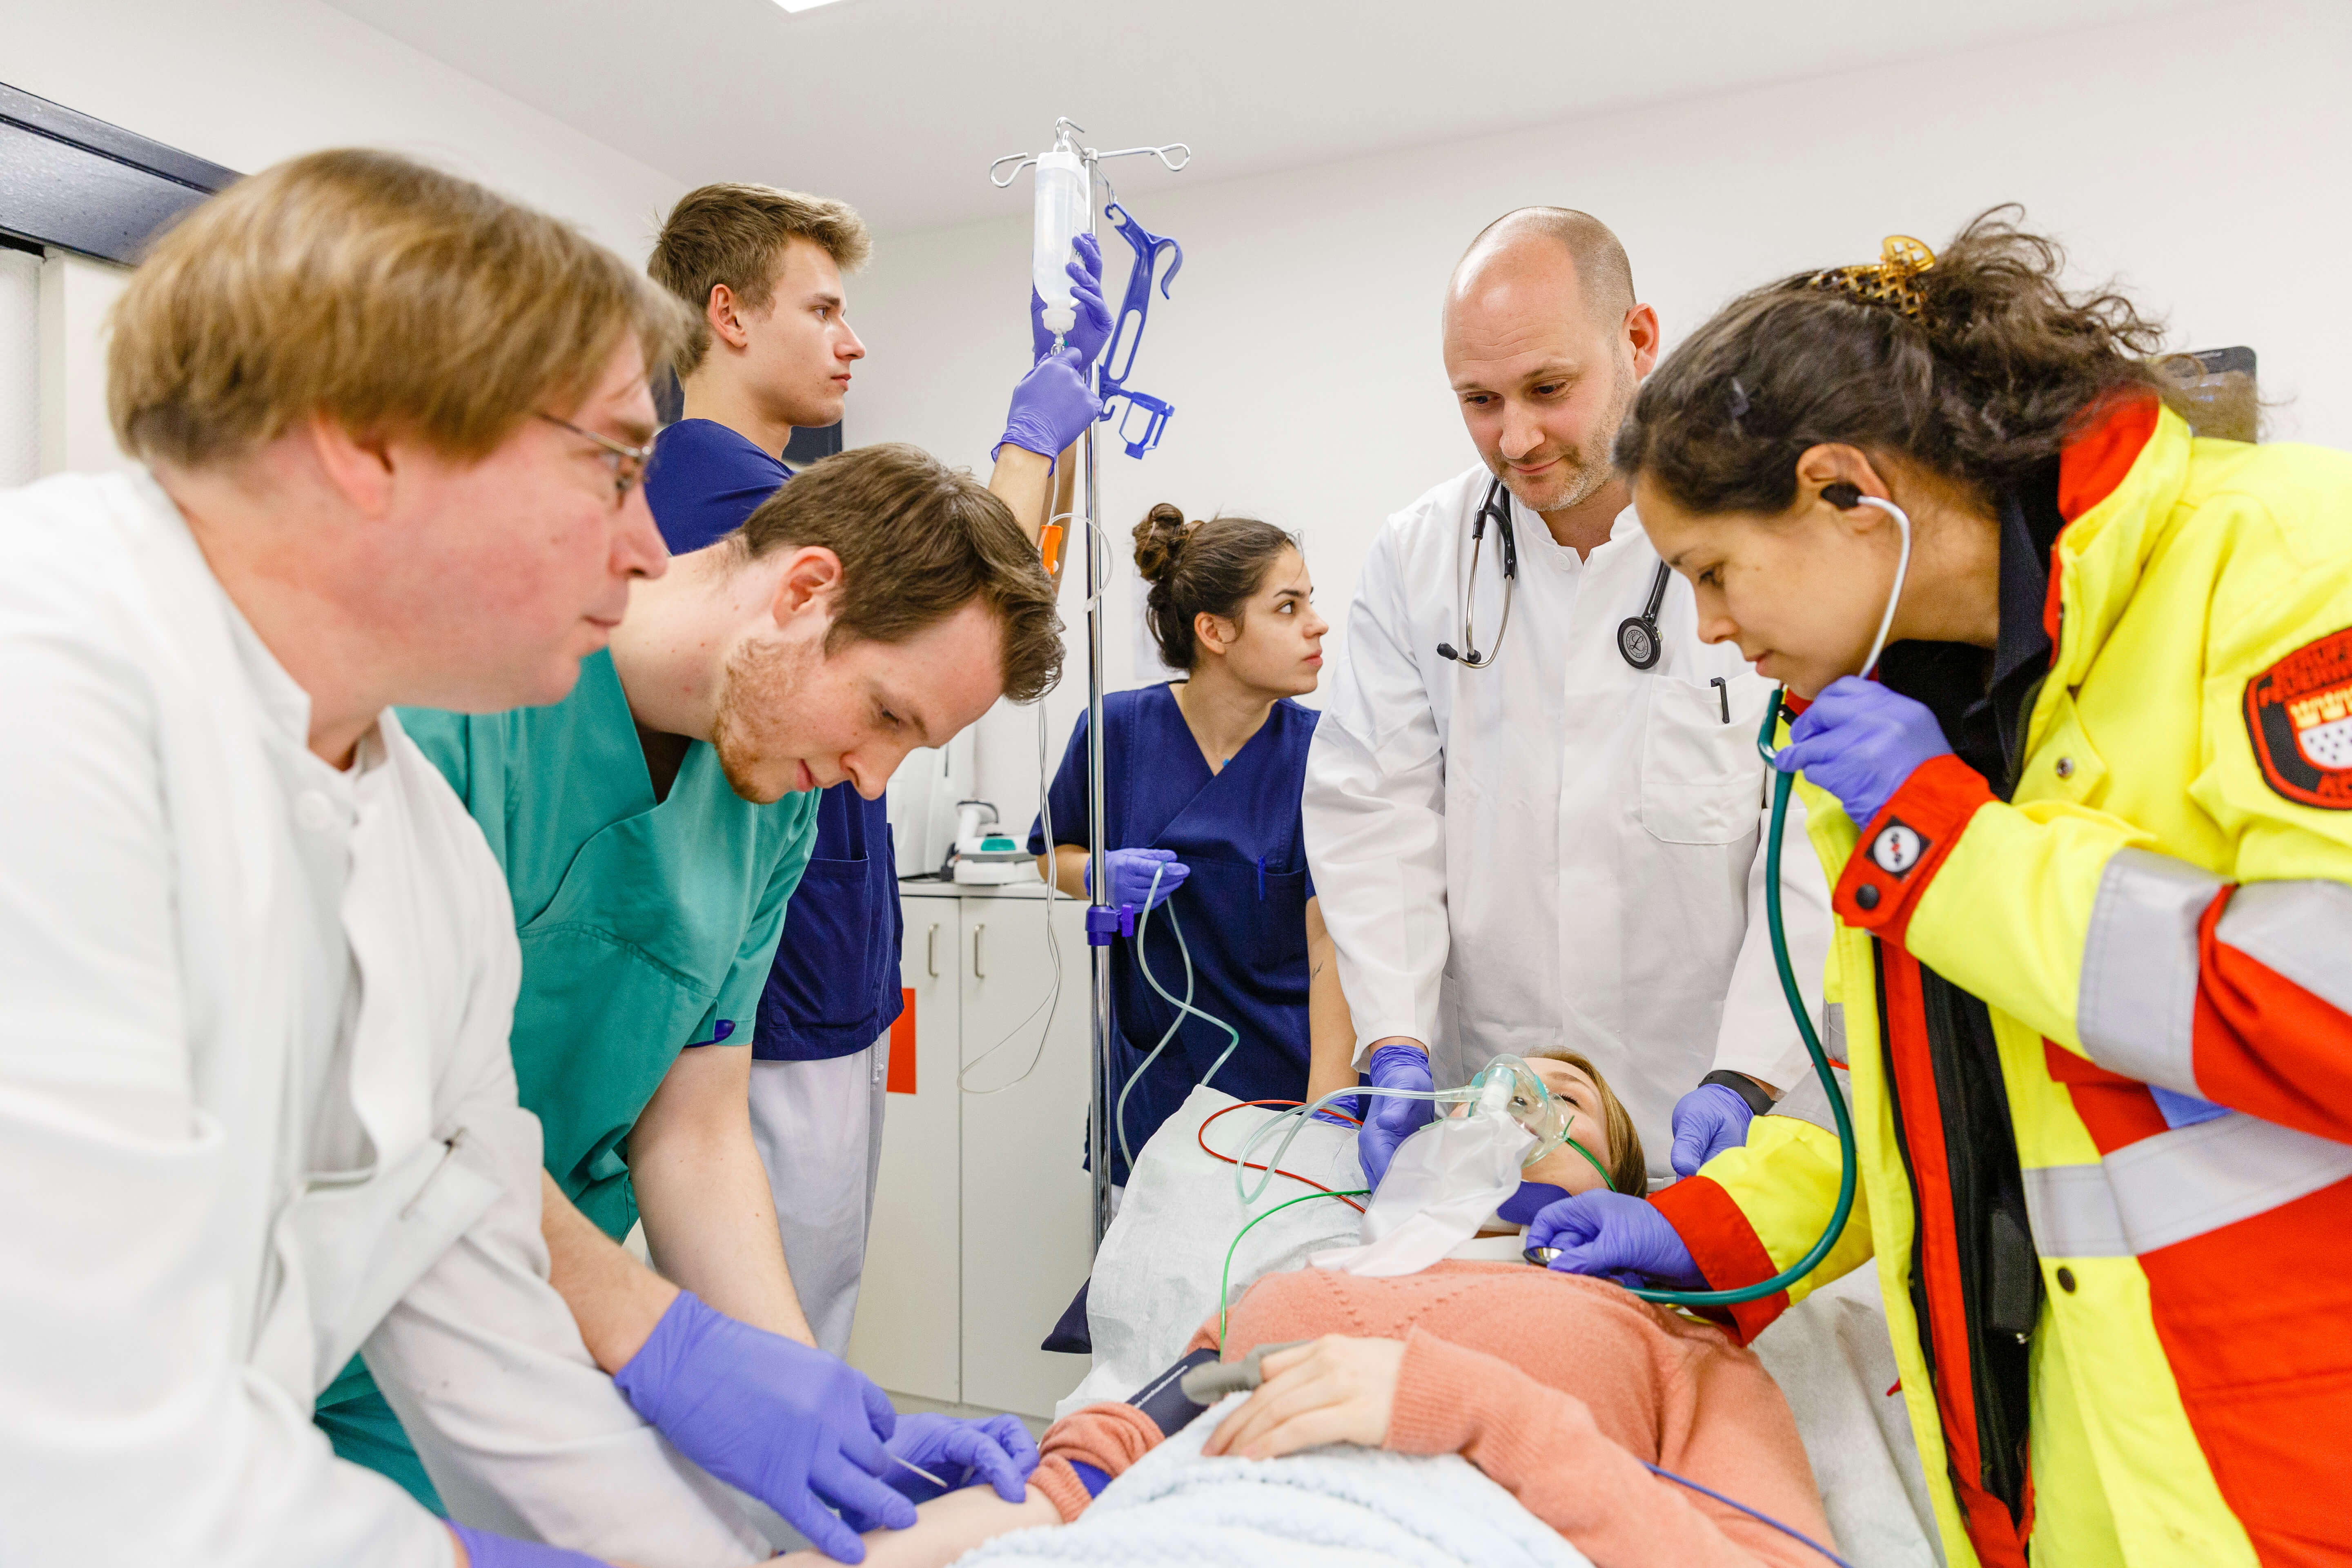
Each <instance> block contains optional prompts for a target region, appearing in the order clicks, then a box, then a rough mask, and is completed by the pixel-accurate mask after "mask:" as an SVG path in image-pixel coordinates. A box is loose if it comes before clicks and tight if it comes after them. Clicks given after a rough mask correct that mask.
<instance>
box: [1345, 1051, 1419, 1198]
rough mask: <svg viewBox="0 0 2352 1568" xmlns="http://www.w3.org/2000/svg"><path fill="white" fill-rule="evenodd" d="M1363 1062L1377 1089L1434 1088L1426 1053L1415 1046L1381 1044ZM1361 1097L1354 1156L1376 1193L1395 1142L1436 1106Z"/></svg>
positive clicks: (1400, 1140) (1409, 1131) (1366, 1182)
mask: <svg viewBox="0 0 2352 1568" xmlns="http://www.w3.org/2000/svg"><path fill="white" fill-rule="evenodd" d="M1364 1065H1365V1067H1366V1068H1369V1069H1370V1070H1369V1071H1368V1072H1367V1073H1366V1074H1365V1076H1366V1077H1368V1078H1370V1079H1371V1080H1372V1084H1373V1087H1375V1088H1378V1089H1420V1090H1422V1091H1423V1092H1426V1091H1428V1090H1429V1089H1433V1088H1434V1087H1436V1086H1435V1083H1434V1081H1433V1079H1431V1078H1430V1076H1429V1053H1428V1052H1427V1051H1424V1050H1423V1049H1422V1048H1421V1047H1418V1046H1398V1045H1387V1046H1382V1047H1380V1048H1379V1049H1378V1050H1376V1051H1374V1052H1373V1053H1372V1059H1371V1060H1370V1061H1369V1062H1367V1063H1365V1064H1364ZM1364 1098H1365V1099H1366V1100H1369V1101H1370V1105H1369V1106H1368V1108H1367V1109H1366V1110H1365V1112H1364V1127H1363V1131H1360V1132H1359V1133H1357V1134H1356V1158H1357V1160H1358V1161H1359V1163H1361V1164H1362V1165H1363V1167H1364V1185H1366V1186H1368V1187H1370V1188H1371V1189H1372V1190H1373V1191H1374V1192H1378V1191H1379V1190H1380V1185H1381V1177H1382V1176H1384V1175H1386V1174H1388V1169H1389V1162H1390V1161H1391V1160H1392V1159H1394V1158H1395V1157H1396V1152H1397V1145H1398V1144H1400V1143H1402V1142H1404V1141H1405V1140H1406V1139H1408V1138H1410V1137H1412V1135H1413V1133H1415V1132H1416V1131H1420V1130H1421V1129H1422V1128H1423V1127H1425V1126H1427V1125H1428V1124H1429V1120H1430V1118H1431V1117H1433V1116H1434V1115H1436V1114H1437V1108H1436V1107H1435V1106H1434V1105H1433V1104H1431V1103H1430V1102H1429V1101H1428V1100H1397V1099H1393V1098H1391V1097H1390V1096H1387V1095H1367V1096H1365V1097H1364Z"/></svg>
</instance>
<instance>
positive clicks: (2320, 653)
mask: <svg viewBox="0 0 2352 1568" xmlns="http://www.w3.org/2000/svg"><path fill="white" fill-rule="evenodd" d="M2246 734H2247V737H2248V738H2249V739H2250V740H2252V742H2253V746H2254V761H2255V762H2256V763H2260V764H2261V766H2262V770H2263V778H2264V779H2265V780H2267V781H2268V782H2269V784H2270V786H2271V788H2272V789H2273V790H2275V791H2277V792H2278V793H2279V794H2280V795H2284V796H2285V797H2286V798H2287V799H2289V800H2291V801H2294V802H2296V803H2298V804H2299V805H2315V806H2319V807H2321V808H2322V809H2324V810H2327V811H2352V626H2347V627H2345V628H2344V629H2343V630H2342V631H2338V632H2330V633H2329V634H2328V635H2327V636H2326V637H2321V638H2320V639H2319V640H2318V641H2317V642H2313V643H2305V645H2304V646H2303V647H2299V648H2297V649H2295V650H2294V652H2293V653H2291V654H2289V655H2287V656H2286V657H2285V658H2283V659H2280V660H2279V661H2278V662H2277V663H2276V664H2273V665H2272V666H2271V667H2270V668H2268V669H2266V670H2264V671H2263V672H2262V673H2261V674H2260V675H2257V676H2256V677H2254V678H2253V679H2252V680H2250V681H2248V682H2246Z"/></svg>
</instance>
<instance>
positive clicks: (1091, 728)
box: [988, 116, 1192, 1248]
mask: <svg viewBox="0 0 2352 1568" xmlns="http://www.w3.org/2000/svg"><path fill="white" fill-rule="evenodd" d="M1085 134H1086V127H1084V126H1083V125H1080V124H1078V123H1077V122H1076V121H1073V120H1070V119H1069V118H1067V117H1066V116H1065V117H1063V118H1061V119H1058V120H1056V121H1054V135H1055V142H1056V143H1057V144H1058V143H1064V142H1067V143H1072V144H1075V143H1076V140H1077V138H1078V137H1080V136H1083V135H1085ZM1078 154H1079V156H1080V158H1081V159H1082V160H1083V161H1084V163H1085V165H1086V172H1087V233H1088V234H1089V235H1092V236H1094V237H1095V238H1096V240H1097V243H1099V242H1100V239H1101V235H1100V234H1099V233H1098V232H1097V221H1098V215H1099V214H1100V212H1101V210H1102V201H1101V198H1100V196H1099V195H1097V191H1096V188H1095V187H1096V181H1095V169H1096V165H1097V164H1098V163H1102V162H1103V161H1104V160H1106V159H1109V158H1132V157H1138V156H1142V155H1146V154H1148V155H1150V156H1151V157H1155V158H1158V159H1159V160H1160V163H1162V164H1163V165H1165V166H1166V167H1167V168H1169V169H1170V170H1171V171H1173V170H1179V169H1181V168H1183V167H1184V165H1185V164H1187V163H1191V162H1192V149H1191V148H1190V147H1187V146H1186V145H1185V144H1184V143H1183V142H1169V143H1168V144H1167V145H1166V146H1162V147H1122V148H1119V149H1118V150H1117V151H1115V152H1110V153H1104V152H1099V151H1097V149H1095V148H1092V147H1079V148H1078ZM1036 162H1037V160H1036V158H1035V156H1034V154H1025V153H1011V154H1008V155H1007V156H1005V157H1003V158H999V159H998V160H996V162H995V163H991V164H990V165H989V166H988V181H989V184H992V185H994V186H996V188H997V189H999V190H1003V189H1004V188H1006V187H1007V186H1009V185H1011V184H1013V180H1014V179H1016V178H1017V177H1019V175H1020V173H1021V171H1022V170H1024V169H1025V168H1028V167H1029V166H1030V165H1032V164H1034V163H1036ZM1007 164H1010V165H1011V167H1010V168H1007V167H1006V165H1007ZM1000 170H1001V171H1003V173H1002V174H1000V173H999V171H1000ZM1114 346H1115V345H1114V344H1112V343H1108V342H1107V343H1105V344H1104V345H1103V349H1102V353H1101V354H1100V355H1098V356H1097V361H1096V368H1095V371H1094V374H1095V375H1096V376H1097V377H1099V376H1100V375H1101V373H1102V372H1101V361H1102V360H1103V359H1105V358H1108V356H1109V354H1110V353H1111V350H1112V348H1113V347H1114ZM1097 423H1099V421H1097ZM1095 430H1096V426H1094V425H1089V426H1087V430H1086V434H1085V435H1083V436H1081V437H1078V464H1079V474H1080V479H1079V489H1080V493H1081V495H1082V497H1083V500H1082V501H1081V503H1080V504H1081V505H1082V507H1083V508H1084V526H1083V527H1082V528H1081V529H1080V530H1079V531H1078V537H1079V540H1080V541H1081V542H1083V543H1084V544H1085V547H1086V555H1087V864H1088V865H1090V866H1100V865H1101V864H1103V856H1104V847H1103V595H1104V594H1105V593H1106V592H1107V591H1108V589H1109V587H1110V584H1109V581H1108V578H1109V575H1110V572H1109V563H1108V561H1107V560H1106V558H1105V554H1104V551H1103V547H1102V531H1101V528H1100V526H1099V523H1100V519H1101V515H1102V514H1101V511H1100V510H1099V502H1100V497H1099V495H1098V493H1097V489H1096V480H1097V473H1096V468H1095ZM1052 505H1053V503H1052V500H1051V499H1050V496H1049V499H1048V500H1047V502H1046V507H1047V510H1048V511H1049V512H1050V511H1051V510H1052ZM1047 521H1051V519H1050V518H1048V520H1047ZM1046 850H1047V853H1048V854H1049V855H1050V854H1051V853H1052V846H1050V845H1048V846H1047V847H1046ZM1093 880H1094V891H1093V897H1092V900H1091V902H1090V903H1089V905H1088V907H1087V957H1088V959H1089V960H1090V962H1089V963H1088V964H1087V977H1088V989H1089V994H1090V997H1091V1004H1092V1005H1090V1006H1089V1008H1088V1009H1087V1019H1088V1022H1089V1025H1090V1027H1089V1029H1088V1035H1089V1037H1090V1041H1091V1048H1090V1049H1089V1051H1088V1055H1087V1088H1088V1095H1087V1100H1088V1109H1087V1169H1088V1170H1089V1172H1090V1173H1092V1175H1093V1177H1094V1182H1093V1188H1094V1194H1093V1198H1094V1202H1093V1215H1094V1245H1095V1247H1097V1248H1099V1247H1101V1246H1102V1238H1103V1233H1104V1232H1105V1231H1107V1230H1108V1229H1109V1228H1110V1117H1111V1101H1112V1099H1113V1096H1114V1095H1115V1094H1116V1093H1117V1087H1118V1086H1117V1085H1115V1084H1113V1083H1112V1082H1111V1079H1112V1078H1113V1077H1114V1076H1115V1069H1114V1068H1113V1067H1112V1066H1111V1048H1110V1047H1111V1016H1110V942H1111V938H1112V937H1113V936H1115V935H1118V933H1119V929H1120V928H1119V918H1118V910H1117V909H1115V908H1114V907H1113V906H1112V904H1111V901H1110V879H1109V878H1108V877H1097V878H1095V879H1093Z"/></svg>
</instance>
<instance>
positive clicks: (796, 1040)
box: [646, 419, 906, 1061]
mask: <svg viewBox="0 0 2352 1568" xmlns="http://www.w3.org/2000/svg"><path fill="white" fill-rule="evenodd" d="M792 477H793V471H792V470H791V469H790V468H786V467H784V465H783V464H782V462H780V461H778V460H777V459H776V458H774V457H773V456H772V455H771V454H769V453H767V452H764V451H762V450H761V449H760V448H759V447H755V446H753V445H752V444H751V441H750V440H749V439H748V438H746V437H743V436H741V435H740V434H738V433H737V432H736V431H734V430H731V429H730V428H728V427H727V426H724V425H721V424H719V423H717V422H716V421H714V420H709V419H681V420H679V421H678V422H677V424H675V425H671V426H667V427H665V428H664V429H663V431H662V433H661V434H660V435H659V436H657V437H655V438H654V460H653V463H652V466H651V467H649V468H647V469H646V503H647V504H648V505H650V506H651V507H652V508H653V513H654V521H655V522H656V524H657V525H658V526H659V527H660V529H661V531H662V538H663V539H664V540H665V541H667V543H668V545H669V547H670V549H671V551H672V552H675V553H678V554H683V553H685V552H688V551H690V550H699V549H701V548H702V547H703V546H704V545H706V544H710V543H713V542H717V541H718V540H719V539H720V538H721V537H723V536H724V535H727V534H730V533H732V532H734V531H736V530H737V529H739V528H740V527H742V526H743V520H744V519H745V518H747V517H750V516H751V513H752V512H753V510H756V509H757V508H758V507H759V504H760V503H761V501H763V500H767V499H768V498H769V497H770V496H772V495H773V494H775V492H776V490H777V488H778V487H780V486H781V485H782V484H783V482H784V481H785V480H786V479H791V478H792ZM816 822H817V827H816V847H815V848H814V851H813V852H812V853H811V855H810V857H809V863H808V870H807V873H806V874H805V875H804V876H803V877H802V879H801V884H800V889H799V890H798V891H797V892H795V893H794V894H793V901H792V905H791V907H790V908H789V909H788V910H785V913H784V936H783V941H782V942H781V943H779V944H778V946H777V948H776V962H775V966H774V968H773V969H772V970H771V971H770V972H769V974H768V985H767V989H766V991H764V992H763V993H762V994H761V997H760V1012H759V1020H758V1024H757V1026H755V1027H754V1029H753V1030H752V1033H751V1054H752V1055H753V1056H755V1057H758V1058H761V1059H762V1060H765V1061H823V1060H825V1059H827V1058H832V1057H845V1056H848V1055H850V1054H851V1053H853V1052H856V1051H862V1050H864V1049H865V1048H866V1047H868V1046H870V1045H872V1044H873V1043H874V1042H875V1041H876V1040H877V1039H878V1038H879V1037H881V1034H882V1031H883V1030H885V1029H887V1028H888V1027H889V1026H890V1025H891V1022H892V1021H893V1020H894V1019H896V1018H897V1017H898V1015H899V1014H900V1013H901V1012H903V1011H904V1010H905V1005H906V1003H905V996H904V994H903V993H902V992H901V991H900V990H899V989H898V947H899V943H900V940H901V935H902V932H903V931H904V929H905V917H904V916H903V915H902V914H901V913H900V912H899V909H898V851H897V848H896V847H895V846H894V845H893V844H892V842H891V837H890V814H889V809H888V807H887V805H885V804H884V803H883V802H881V801H878V800H866V799H865V798H864V797H862V796H860V795H858V793H857V791H856V789H855V788H853V787H852V786H851V785H849V784H835V785H834V786H833V787H832V788H831V789H829V790H826V791H825V792H824V794H823V795H820V796H819V797H818V800H817V813H816Z"/></svg>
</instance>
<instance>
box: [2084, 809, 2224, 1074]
mask: <svg viewBox="0 0 2352 1568" xmlns="http://www.w3.org/2000/svg"><path fill="white" fill-rule="evenodd" d="M2219 892H2221V879H2220V878H2219V877H2215V876H2213V875H2211V874H2210V873H2209V872H2205V871H2200V870H2199V869H2197V868H2195V867H2194V866H2190V865H2188V864H2186V863H2185V862H2182V861H2179V860H2175V859H2173V858H2171V857H2170V856H2168V855H2151V854H2149V853H2148V852H2147V850H2145V849H2118V850H2116V853H2115V857H2114V858H2112V859H2110V860H2109V861H2108V862H2107V868H2106V870H2105V873H2104V874H2103V875H2101V877H2100V878H2099V897H2098V901H2097V902H2096V903H2095V904H2093V905H2092V906H2091V930H2090V934H2089V935H2088V937H2087V938H2085V939H2084V943H2083V984H2082V989H2081V991H2080V993H2079V994H2077V995H2076V997H2075V1002H2074V1028H2075V1032H2076V1033H2077V1034H2079V1035H2080V1036H2081V1037H2082V1040H2083V1050H2084V1054H2085V1055H2087V1056H2088V1057H2089V1058H2091V1059H2092V1060H2093V1061H2095V1062H2096V1063H2098V1064H2099V1065H2100V1066H2101V1067H2103V1068H2106V1069H2107V1070H2108V1071H2110V1072H2119V1073H2121V1074H2123V1075H2124V1076H2125V1077H2126V1078H2136V1079H2139V1080H2140V1081H2141V1082H2142V1083H2160V1084H2162V1085H2163V1086H2164V1087H2165V1088H2167V1089H2178V1090H2179V1091H2180V1092H2181V1093H2183V1094H2195V1093H2197V1092H2198V1090H2197V1074H2196V1070H2195V1059H2194V1051H2193V1045H2192V1039H2191V1035H2190V1030H2191V1028H2192V1026H2193V1025H2194V1023H2195V1020H2196V1016H2197V921H2198V918H2199V917H2200V915H2202V914H2203V913H2204V912H2205V906H2206V905H2208V904H2210V903H2211V902H2212V901H2213V899H2214V895H2216V894H2218V893H2219Z"/></svg>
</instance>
